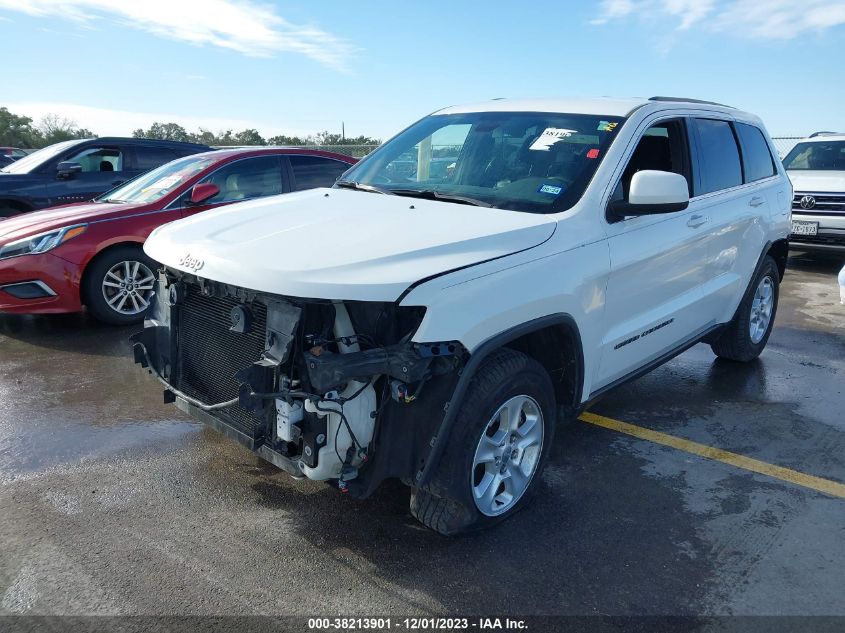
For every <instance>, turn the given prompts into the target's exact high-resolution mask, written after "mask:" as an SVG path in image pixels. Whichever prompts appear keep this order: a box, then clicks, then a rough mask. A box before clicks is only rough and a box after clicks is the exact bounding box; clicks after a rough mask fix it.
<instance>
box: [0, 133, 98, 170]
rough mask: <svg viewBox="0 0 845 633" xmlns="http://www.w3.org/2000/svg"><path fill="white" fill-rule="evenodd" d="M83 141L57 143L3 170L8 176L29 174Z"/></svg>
mask: <svg viewBox="0 0 845 633" xmlns="http://www.w3.org/2000/svg"><path fill="white" fill-rule="evenodd" d="M81 142H82V141H81V140H80V141H63V142H62V143H55V144H53V145H49V146H47V147H45V148H44V149H40V150H38V151H37V152H32V154H28V155H26V156H24V157H23V158H21V159H20V160H17V161H15V162H14V163H12V164H11V165H8V166H7V167H4V168H3V169H2V170H0V171H3V172H5V173H7V174H28V173H30V172H31V171H32V170H34V169H36V168H37V167H40V166H41V165H43V164H44V163H46V162H47V161H48V160H50V159H51V158H55V157H56V156H58V155H59V154H61V153H62V152H64V151H65V150H66V149H70V148H71V147H73V146H74V145H78V144H79V143H81Z"/></svg>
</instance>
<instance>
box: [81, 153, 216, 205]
mask: <svg viewBox="0 0 845 633" xmlns="http://www.w3.org/2000/svg"><path fill="white" fill-rule="evenodd" d="M214 162H215V161H214V159H211V158H197V157H196V156H189V157H187V158H180V159H178V160H174V161H172V162H170V163H167V164H166V165H162V166H161V167H158V168H157V169H153V170H152V171H150V172H147V173H146V174H143V175H141V176H138V177H137V178H135V179H134V180H130V181H129V182H127V183H126V184H125V185H122V186H120V187H118V188H117V189H112V190H111V191H109V192H108V193H106V194H103V195H102V196H100V197H99V198H97V201H98V202H136V203H145V202H155V201H156V200H159V199H160V198H163V197H164V196H166V195H167V194H168V193H170V192H171V191H173V190H174V189H176V188H177V187H179V186H181V185H182V184H183V183H185V182H187V181H188V180H190V179H191V178H192V177H194V176H195V175H196V174H198V173H199V172H201V171H203V170H204V169H205V168H206V167H208V166H209V165H211V164H212V163H214Z"/></svg>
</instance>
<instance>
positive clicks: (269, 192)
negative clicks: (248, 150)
mask: <svg viewBox="0 0 845 633" xmlns="http://www.w3.org/2000/svg"><path fill="white" fill-rule="evenodd" d="M202 182H210V183H213V184H215V185H217V187H218V188H219V189H220V193H218V194H217V195H216V196H214V197H213V198H211V199H210V200H209V201H208V203H209V204H216V203H219V202H236V201H238V200H249V199H250V198H263V197H265V196H275V195H277V194H280V193H282V161H281V160H280V159H279V157H278V156H257V157H255V158H242V159H240V160H236V161H234V162H232V163H229V164H228V165H224V166H223V167H221V168H220V169H218V170H217V171H215V172H214V173H213V174H211V175H210V176H209V177H207V178H204V179H203V180H202Z"/></svg>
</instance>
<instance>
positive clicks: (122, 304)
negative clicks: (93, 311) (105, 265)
mask: <svg viewBox="0 0 845 633" xmlns="http://www.w3.org/2000/svg"><path fill="white" fill-rule="evenodd" d="M154 287H155V275H154V274H153V271H152V270H150V268H149V266H147V265H146V264H144V263H143V262H138V261H123V262H118V263H117V264H115V265H114V266H112V267H111V268H109V270H108V272H107V273H106V276H105V277H104V278H103V283H102V289H103V297H104V298H105V300H106V303H107V304H108V306H109V307H110V308H111V309H112V310H114V311H115V312H117V313H118V314H121V315H124V316H137V315H139V314H141V313H142V312H144V311H145V310H146V309H147V308H149V307H150V300H151V299H152V295H153V288H154Z"/></svg>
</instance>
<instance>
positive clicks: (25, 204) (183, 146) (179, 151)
mask: <svg viewBox="0 0 845 633" xmlns="http://www.w3.org/2000/svg"><path fill="white" fill-rule="evenodd" d="M210 149H211V148H210V147H208V146H206V145H198V144H195V143H179V142H176V141H159V140H152V139H141V138H96V139H80V140H74V141H65V142H63V143H56V144H55V145H50V146H49V147H45V148H44V149H41V150H38V151H37V152H33V153H32V154H29V155H27V156H24V157H23V158H20V159H18V160H16V161H15V162H13V163H11V164H9V165H6V166H5V167H3V168H2V169H0V218H3V217H9V216H13V215H18V214H19V213H26V212H27V211H34V210H36V209H44V208H46V207H53V206H56V205H60V204H69V203H72V202H84V201H86V200H91V199H93V198H95V197H96V196H98V195H100V194H101V193H104V192H106V191H108V190H109V189H114V188H115V187H116V186H118V185H120V184H122V183H124V182H126V181H127V180H130V179H132V178H134V177H135V176H138V175H140V174H142V173H144V172H146V171H149V170H150V169H154V168H155V167H158V166H159V165H163V164H164V163H169V162H170V161H172V160H175V159H177V158H181V157H183V156H188V155H190V154H197V153H199V152H206V151H208V150H210Z"/></svg>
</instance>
